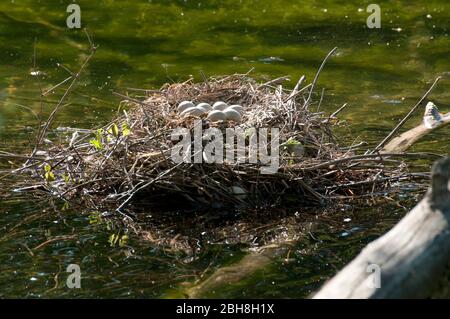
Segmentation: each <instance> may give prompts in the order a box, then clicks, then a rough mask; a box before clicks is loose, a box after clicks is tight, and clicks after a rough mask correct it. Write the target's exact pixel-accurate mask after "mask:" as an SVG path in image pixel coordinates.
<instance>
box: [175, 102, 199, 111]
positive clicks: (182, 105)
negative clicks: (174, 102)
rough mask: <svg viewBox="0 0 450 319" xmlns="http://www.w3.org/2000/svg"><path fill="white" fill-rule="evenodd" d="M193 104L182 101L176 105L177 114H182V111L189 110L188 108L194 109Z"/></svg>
mask: <svg viewBox="0 0 450 319" xmlns="http://www.w3.org/2000/svg"><path fill="white" fill-rule="evenodd" d="M194 106H195V105H194V103H192V102H191V101H183V102H181V103H180V104H178V108H177V109H178V112H183V111H184V110H186V109H188V108H190V107H194Z"/></svg>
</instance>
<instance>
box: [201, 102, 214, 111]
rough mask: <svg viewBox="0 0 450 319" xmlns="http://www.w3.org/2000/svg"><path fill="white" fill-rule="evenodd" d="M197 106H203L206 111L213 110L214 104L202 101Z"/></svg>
mask: <svg viewBox="0 0 450 319" xmlns="http://www.w3.org/2000/svg"><path fill="white" fill-rule="evenodd" d="M197 107H202V108H204V109H205V110H206V111H211V110H212V106H211V105H209V104H208V103H200V104H197Z"/></svg>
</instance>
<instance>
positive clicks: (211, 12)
mask: <svg viewBox="0 0 450 319" xmlns="http://www.w3.org/2000/svg"><path fill="white" fill-rule="evenodd" d="M368 3H369V2H367V3H364V4H361V3H360V1H350V2H346V3H345V5H344V4H340V3H338V4H336V3H335V2H333V1H325V2H321V4H320V5H319V4H316V3H315V2H310V3H307V4H305V3H303V2H295V3H293V2H292V1H287V0H280V1H271V2H268V1H260V0H251V1H245V2H242V1H238V0H228V1H208V3H206V2H202V1H170V2H168V1H151V2H148V1H132V2H131V1H129V2H126V1H120V2H119V1H117V2H114V3H111V2H110V1H95V2H83V3H82V4H81V8H82V19H83V23H84V24H85V26H87V27H88V28H89V29H90V30H91V31H92V32H93V33H94V38H95V41H96V43H98V44H99V50H98V53H97V55H96V56H95V58H94V60H92V62H91V64H90V65H89V67H88V68H87V71H86V73H85V74H83V75H82V77H81V79H80V85H79V86H78V87H77V88H76V90H75V92H74V93H73V94H72V96H71V97H70V100H69V101H68V102H69V104H68V105H67V106H66V107H65V108H64V109H63V110H62V111H61V112H60V113H59V114H58V116H57V119H56V123H55V127H57V126H75V127H91V126H95V125H97V124H98V123H101V122H105V121H107V120H109V119H110V118H111V117H112V116H114V114H116V111H117V107H118V102H119V101H118V100H117V98H115V97H114V96H113V95H112V94H111V91H113V90H115V91H120V92H124V91H126V90H127V89H126V88H150V89H152V88H157V87H159V86H160V85H161V84H163V83H164V82H167V81H169V82H171V81H181V80H186V79H187V78H188V77H189V76H190V75H193V76H194V77H195V78H196V79H200V75H199V71H200V70H203V71H204V72H205V73H206V74H207V75H214V74H230V73H239V72H240V73H243V72H244V73H245V72H247V71H248V70H249V69H251V68H255V70H254V75H255V76H257V77H260V78H274V77H277V76H283V75H289V76H291V79H292V80H291V82H292V83H293V84H292V85H294V84H295V82H296V81H297V79H298V78H299V77H300V75H302V74H306V76H307V78H308V79H312V77H313V76H314V74H315V72H316V70H317V67H318V65H319V64H320V62H321V59H322V58H323V56H324V55H325V54H326V53H327V52H328V51H329V50H330V49H331V48H332V47H334V46H338V47H339V51H338V53H337V54H336V56H334V57H333V58H332V59H331V60H330V61H329V63H327V66H326V68H325V70H324V72H322V74H321V76H320V79H319V86H320V88H324V89H325V91H324V98H323V103H322V104H321V106H320V107H321V109H322V110H324V111H325V112H328V113H331V112H333V111H334V110H336V109H337V108H338V107H339V106H341V105H342V104H343V103H344V102H348V103H349V107H348V108H347V109H346V111H345V112H344V113H342V115H341V116H342V119H343V121H344V122H345V124H346V125H345V126H342V127H341V128H339V131H338V134H339V136H340V138H341V140H342V141H343V143H346V144H349V143H351V142H353V141H355V142H359V141H362V140H364V141H367V142H369V143H374V142H376V141H379V140H380V139H381V138H382V137H384V136H385V135H386V134H387V133H388V132H389V131H390V130H391V129H392V127H393V125H394V123H397V122H398V120H399V119H400V118H401V117H403V116H404V114H405V113H406V112H407V111H408V110H409V108H410V107H411V106H412V105H413V104H414V103H415V102H416V101H417V100H418V99H419V98H420V96H421V95H422V94H423V92H424V91H425V89H426V88H427V87H428V86H429V84H430V82H432V81H433V80H434V78H435V76H437V75H442V76H443V79H442V80H441V83H440V84H439V86H438V88H437V89H436V90H435V91H434V92H433V95H432V96H431V98H432V99H433V101H435V103H436V104H437V105H438V106H439V107H440V109H441V110H442V111H448V107H449V105H450V95H449V90H448V85H449V83H450V81H449V75H450V73H449V72H450V64H449V60H448V53H449V50H448V48H449V47H450V46H449V39H448V21H450V17H449V10H448V4H447V2H446V1H434V0H433V1H426V2H425V1H419V2H417V1H415V2H414V4H412V2H409V1H398V2H395V3H393V2H387V1H382V2H381V3H380V5H381V7H382V28H381V29H379V30H368V29H367V28H366V26H365V19H366V17H367V13H366V12H365V6H366V5H367V4H368ZM65 7H66V5H65V4H63V3H61V2H60V1H56V0H52V1H46V2H45V4H43V3H37V2H35V1H32V0H26V1H21V2H20V4H18V3H10V2H8V3H6V2H5V3H2V4H0V37H1V39H2V41H1V42H0V151H4V152H8V151H13V152H16V153H17V152H22V151H23V152H26V151H27V150H29V149H30V145H31V144H32V142H33V140H34V139H33V138H34V134H35V128H36V127H37V125H38V121H37V120H36V119H35V117H34V115H33V114H32V112H30V111H29V109H31V110H33V112H34V113H36V114H39V113H40V111H41V108H42V111H43V117H44V118H45V117H46V116H48V114H49V113H50V111H51V110H52V108H53V107H54V106H55V103H56V101H57V100H58V99H59V97H60V96H61V95H62V93H63V91H62V90H55V92H54V94H51V95H49V96H46V97H45V99H44V103H43V105H41V102H40V100H39V98H38V96H39V91H40V89H39V84H38V81H37V79H36V77H33V76H31V75H30V72H31V71H32V66H33V63H32V60H33V58H32V56H33V43H34V41H35V39H37V47H36V49H37V57H36V58H37V66H38V68H39V70H40V71H41V72H43V74H44V75H43V77H42V78H41V85H42V87H43V88H44V89H49V88H51V87H52V85H54V84H55V83H58V82H59V81H62V80H63V79H64V78H65V77H67V73H65V72H64V71H63V70H61V69H60V68H58V67H57V63H64V64H65V65H67V66H68V67H69V68H71V69H72V68H73V69H76V68H77V66H78V65H79V63H80V61H81V60H82V59H83V57H84V56H83V54H82V53H81V52H82V49H83V48H86V47H87V43H86V40H85V36H84V33H83V32H80V31H76V30H67V29H66V28H65V17H66V13H65ZM21 106H26V107H27V108H28V109H27V108H23V107H21ZM419 122H420V115H419V114H417V115H416V116H415V117H414V118H413V119H412V120H411V121H410V122H408V123H407V125H406V127H407V128H410V127H413V126H415V125H416V124H417V123H419ZM414 150H415V151H428V152H435V153H448V150H449V144H448V130H445V129H444V130H442V131H439V132H436V133H433V134H431V135H430V136H427V137H426V138H425V139H424V140H423V141H422V143H420V144H418V145H417V146H415V147H414ZM423 163H424V164H425V165H429V164H430V163H428V162H425V161H424V162H423ZM11 166H12V164H11V163H9V162H8V161H7V160H0V172H2V171H3V170H6V169H8V168H10V167H11ZM0 175H3V173H1V174H0ZM10 183H12V181H11V180H9V181H7V180H5V179H2V180H0V186H1V190H0V197H1V198H2V199H1V201H0V265H1V269H0V297H32V298H37V297H123V298H126V297H146V298H147V297H148V298H169V297H186V296H198V297H230V298H231V297H241V298H244V297H274V298H284V297H291V298H295V297H306V296H308V295H309V294H310V293H311V292H312V291H314V290H315V289H317V288H318V287H319V286H320V285H321V283H323V282H324V281H325V280H326V279H327V278H329V277H331V276H332V275H334V274H335V273H336V272H337V270H338V269H340V268H341V267H342V266H343V265H344V264H346V263H347V262H348V261H349V260H351V259H352V258H353V257H354V256H355V255H356V254H357V253H358V252H359V251H360V249H361V248H362V247H363V246H364V245H366V244H367V243H368V242H370V241H372V240H373V239H375V238H377V237H379V236H380V235H382V234H383V233H384V232H386V231H387V230H388V229H389V228H390V227H391V226H392V225H393V224H395V223H396V222H397V221H398V220H399V219H400V218H401V217H402V216H403V215H404V213H405V212H406V211H407V210H408V208H410V207H411V206H412V205H413V202H414V201H415V200H416V199H414V200H411V201H408V202H407V203H406V204H405V207H402V206H399V204H397V203H396V202H394V201H393V202H390V203H387V204H384V205H381V204H380V205H377V206H376V207H373V208H370V209H368V208H351V209H344V210H342V211H338V212H333V213H331V212H326V211H321V212H320V213H318V214H310V213H309V214H305V213H302V210H301V209H300V208H299V209H298V210H299V211H300V213H298V214H296V210H288V211H285V212H283V213H280V212H277V213H276V215H275V216H272V218H273V220H275V221H276V222H275V223H274V225H273V227H272V228H270V227H269V228H267V229H264V228H258V225H255V224H254V223H253V224H252V223H251V222H250V221H251V220H252V219H253V220H255V219H257V220H258V221H259V223H260V224H263V223H264V220H263V218H261V216H260V217H258V218H254V217H253V216H247V217H245V216H244V217H243V216H237V217H235V218H230V219H229V223H228V224H227V225H223V224H220V223H217V221H215V220H214V218H212V220H211V218H210V217H211V216H209V217H208V216H207V215H206V216H204V217H203V219H201V220H202V223H197V224H194V223H191V225H190V227H181V226H182V225H184V224H185V223H187V222H188V218H187V217H184V216H176V214H174V215H173V216H171V217H170V218H169V217H167V219H166V220H163V219H162V218H161V217H159V221H158V222H159V223H160V224H159V226H161V227H158V229H156V230H154V231H153V232H148V233H147V236H146V237H145V238H144V239H142V238H141V237H136V236H135V234H134V232H133V231H132V229H129V228H127V227H118V226H117V224H116V223H109V222H107V221H98V219H96V218H95V216H92V214H90V213H89V212H87V213H82V212H79V211H77V210H76V209H74V208H69V209H65V210H63V209H62V206H61V205H60V204H59V203H47V202H45V203H39V202H38V201H37V200H33V199H24V198H20V197H17V196H16V195H14V196H11V195H10V194H9V193H7V192H5V190H6V189H8V188H9V184H10ZM55 211H56V212H55ZM197 217H198V216H197ZM146 218H147V219H150V220H151V219H152V218H154V216H152V213H151V212H149V213H148V214H147V215H145V216H143V221H148V220H145V219H146ZM246 218H247V219H246ZM180 220H181V221H182V222H180ZM163 225H165V226H166V227H162V226H163ZM221 230H223V231H224V232H225V233H223V234H221V233H220V231H221ZM158 231H160V233H158ZM161 231H162V234H164V236H165V238H168V239H169V241H172V243H169V244H171V245H165V244H161V242H160V241H159V240H158V236H157V235H158V234H160V235H161ZM112 235H114V236H118V238H124V237H123V236H124V235H126V236H128V240H123V241H122V242H121V243H119V242H115V241H114V238H116V237H112ZM251 236H253V237H252V238H251ZM286 241H288V242H289V244H287V245H284V244H282V243H283V242H286ZM266 244H274V245H278V246H273V247H277V248H276V249H275V248H274V249H273V250H272V251H273V252H275V253H274V254H272V255H271V256H270V258H268V259H264V258H262V259H259V261H258V259H257V258H252V257H250V258H249V257H248V256H252V255H251V254H252V252H254V251H255V250H257V249H258V248H259V249H260V248H261V246H263V245H266ZM280 244H281V246H279V245H280ZM249 252H250V254H249ZM246 256H247V259H246ZM239 262H241V264H239ZM258 262H259V263H260V264H262V265H263V267H254V264H257V263H258ZM71 263H76V264H79V265H80V266H81V270H82V289H69V288H67V287H66V279H67V276H68V273H67V272H66V267H67V266H68V265H69V264H71ZM233 265H244V266H246V267H247V269H250V270H251V273H250V272H248V273H245V272H244V271H242V272H240V271H239V270H237V271H236V269H235V268H233ZM223 267H229V268H223ZM252 267H253V268H252ZM218 269H225V270H224V271H225V272H226V273H227V274H228V277H225V278H227V279H228V282H229V283H231V284H227V283H225V282H218V283H214V282H213V281H212V280H210V281H209V282H208V279H207V278H211V277H209V276H214V274H217V272H216V271H218ZM230 269H231V270H230ZM218 274H220V270H219V273H218ZM243 274H245V276H243ZM212 278H213V279H214V277H212Z"/></svg>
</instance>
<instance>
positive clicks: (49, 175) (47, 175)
mask: <svg viewBox="0 0 450 319" xmlns="http://www.w3.org/2000/svg"><path fill="white" fill-rule="evenodd" d="M44 178H45V180H46V181H47V182H48V183H50V182H54V181H55V174H53V172H51V171H50V172H45V175H44Z"/></svg>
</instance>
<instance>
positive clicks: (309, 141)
mask: <svg viewBox="0 0 450 319" xmlns="http://www.w3.org/2000/svg"><path fill="white" fill-rule="evenodd" d="M308 93H309V92H308V90H306V89H304V90H303V91H302V90H301V89H299V88H298V87H297V86H296V88H295V89H294V90H293V91H292V90H286V89H283V88H282V87H281V85H278V84H277V83H276V81H272V82H270V83H265V84H258V83H257V82H256V81H255V80H254V79H252V78H250V77H248V76H247V75H233V76H227V77H222V78H211V79H208V80H207V81H204V82H201V83H194V82H193V81H187V82H185V83H177V84H170V85H165V86H163V87H162V88H161V89H160V90H158V91H151V92H149V93H148V94H149V95H148V96H147V97H146V99H144V100H143V101H138V100H135V99H133V98H127V99H126V101H124V102H125V103H126V104H128V106H129V108H128V112H124V115H122V116H120V117H119V118H117V119H116V120H115V121H114V122H111V123H109V124H108V125H106V126H104V127H103V128H102V129H100V130H76V129H67V131H68V132H66V133H64V132H62V133H60V134H66V139H65V140H66V142H64V143H62V144H60V145H57V146H55V145H54V144H53V146H52V147H51V148H50V149H48V150H46V159H45V160H43V161H42V160H41V161H40V162H39V165H38V166H37V170H35V171H37V172H38V174H37V175H35V177H36V178H38V179H40V180H41V185H40V188H41V189H45V190H46V191H48V192H50V193H51V194H53V195H54V196H57V197H60V198H63V199H64V200H67V201H74V200H76V201H77V202H79V203H81V204H82V205H83V206H84V207H87V208H89V209H96V210H101V211H103V210H109V211H113V210H119V211H120V210H123V209H125V208H130V207H132V208H133V210H134V211H136V210H139V208H148V206H151V207H153V208H159V209H173V208H181V209H184V208H191V207H192V205H194V206H197V207H198V206H203V207H208V208H210V207H239V208H243V207H253V208H254V207H268V206H274V205H278V206H290V205H295V206H299V205H300V206H302V207H314V206H316V207H317V206H320V205H326V204H327V203H332V202H333V201H335V200H336V199H340V200H342V199H350V198H352V199H354V198H361V197H365V196H375V194H377V193H379V192H383V191H386V190H387V189H390V188H391V187H392V185H391V181H397V180H399V179H401V178H405V175H404V174H403V173H404V169H403V168H404V166H403V164H402V162H401V161H394V160H392V159H390V160H384V161H383V160H382V159H381V158H380V157H376V156H368V157H367V158H361V157H359V156H355V154H354V153H353V152H352V151H351V150H349V149H348V148H341V147H340V146H339V143H338V142H337V140H336V138H335V137H334V136H333V133H332V127H333V125H336V123H337V119H336V118H334V117H329V116H326V115H325V114H324V113H323V112H316V113H315V112H312V111H311V110H310V109H311V108H310V106H311V100H310V96H309V94H308ZM184 100H191V101H193V102H197V103H199V102H208V103H211V104H212V103H214V102H216V101H219V100H221V101H225V102H227V103H228V104H240V105H242V106H243V107H244V108H245V115H244V117H243V122H242V123H240V124H233V123H231V122H227V123H221V124H218V123H209V122H208V121H207V120H206V119H205V118H203V119H202V126H203V129H206V128H208V127H217V128H219V129H220V130H222V131H224V130H225V129H226V128H227V127H239V128H242V129H243V130H244V131H245V130H248V129H249V128H256V129H258V128H273V127H277V128H279V130H280V144H281V147H280V157H279V169H278V171H277V172H276V173H275V174H262V173H261V170H260V168H261V166H262V164H261V163H253V164H252V163H248V161H247V160H246V161H245V163H239V164H236V163H222V164H217V163H213V164H206V163H202V164H194V163H181V164H177V163H174V162H173V161H172V160H171V157H170V152H171V149H172V147H173V146H174V142H173V141H172V140H171V133H172V131H173V129H175V128H178V127H185V128H188V129H189V130H192V129H193V125H194V123H195V121H194V120H195V119H194V118H181V117H180V115H179V113H178V112H177V105H178V103H179V102H181V101H184ZM296 149H297V150H298V149H301V152H300V153H299V152H296ZM247 155H248V154H246V156H247ZM236 189H238V190H239V191H238V192H237V193H236Z"/></svg>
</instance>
